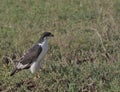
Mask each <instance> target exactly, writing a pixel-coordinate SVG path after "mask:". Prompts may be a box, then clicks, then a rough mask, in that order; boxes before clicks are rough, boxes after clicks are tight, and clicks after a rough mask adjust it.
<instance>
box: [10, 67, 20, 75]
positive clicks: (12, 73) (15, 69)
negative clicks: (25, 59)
mask: <svg viewBox="0 0 120 92" xmlns="http://www.w3.org/2000/svg"><path fill="white" fill-rule="evenodd" d="M17 71H18V69H17V68H14V69H13V71H12V72H11V73H10V76H13V75H14V74H15V73H16V72H17Z"/></svg>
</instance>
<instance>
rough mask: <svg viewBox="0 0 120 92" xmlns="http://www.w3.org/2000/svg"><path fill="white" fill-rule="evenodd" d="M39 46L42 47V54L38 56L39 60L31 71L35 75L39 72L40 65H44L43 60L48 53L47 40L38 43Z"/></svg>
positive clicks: (32, 66)
mask: <svg viewBox="0 0 120 92" xmlns="http://www.w3.org/2000/svg"><path fill="white" fill-rule="evenodd" d="M38 45H39V46H41V47H42V52H41V53H40V55H39V56H38V59H37V60H36V61H35V62H34V63H33V64H32V65H31V67H30V71H31V73H35V72H37V71H38V70H39V68H40V65H41V63H42V60H43V58H44V57H45V55H46V53H47V51H48V42H47V40H45V41H44V42H43V43H38Z"/></svg>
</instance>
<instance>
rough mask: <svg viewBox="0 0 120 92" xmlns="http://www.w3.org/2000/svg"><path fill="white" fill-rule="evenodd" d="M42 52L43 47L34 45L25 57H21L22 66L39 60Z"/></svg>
mask: <svg viewBox="0 0 120 92" xmlns="http://www.w3.org/2000/svg"><path fill="white" fill-rule="evenodd" d="M41 51H42V47H41V46H39V45H34V46H33V47H32V48H30V49H29V50H28V52H27V53H26V54H25V55H24V56H23V57H21V59H20V63H21V64H22V65H26V64H31V63H33V62H34V61H35V60H36V59H37V57H38V56H39V54H40V53H41Z"/></svg>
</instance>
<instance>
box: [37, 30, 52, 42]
mask: <svg viewBox="0 0 120 92" xmlns="http://www.w3.org/2000/svg"><path fill="white" fill-rule="evenodd" d="M53 36H54V35H53V34H52V33H51V32H44V33H43V34H42V36H41V38H40V40H39V41H43V40H45V39H48V38H49V37H53Z"/></svg>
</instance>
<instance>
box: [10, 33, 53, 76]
mask: <svg viewBox="0 0 120 92" xmlns="http://www.w3.org/2000/svg"><path fill="white" fill-rule="evenodd" d="M53 36H54V35H53V34H52V33H51V32H44V33H43V34H42V35H41V37H40V39H39V40H38V41H37V42H36V43H35V44H34V45H33V46H32V47H31V48H30V49H29V50H28V51H27V52H26V53H25V54H24V55H23V56H22V57H21V58H20V59H19V60H18V63H17V64H16V66H15V67H14V69H13V71H12V72H11V73H10V76H13V75H14V74H15V73H17V72H19V71H21V70H24V69H29V70H30V71H31V73H33V74H34V73H36V72H37V71H38V70H39V68H40V65H41V62H42V61H43V59H44V57H45V55H46V53H47V51H48V47H49V46H48V39H49V37H53Z"/></svg>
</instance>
